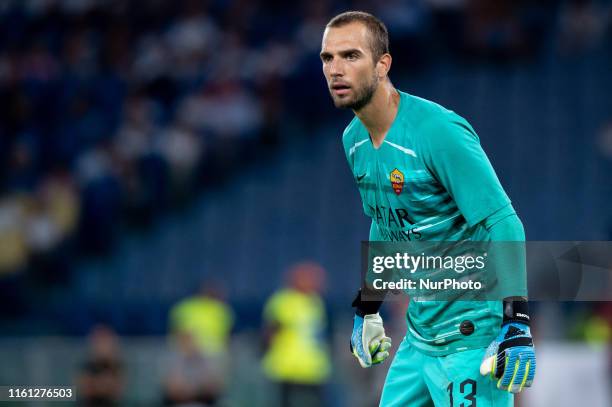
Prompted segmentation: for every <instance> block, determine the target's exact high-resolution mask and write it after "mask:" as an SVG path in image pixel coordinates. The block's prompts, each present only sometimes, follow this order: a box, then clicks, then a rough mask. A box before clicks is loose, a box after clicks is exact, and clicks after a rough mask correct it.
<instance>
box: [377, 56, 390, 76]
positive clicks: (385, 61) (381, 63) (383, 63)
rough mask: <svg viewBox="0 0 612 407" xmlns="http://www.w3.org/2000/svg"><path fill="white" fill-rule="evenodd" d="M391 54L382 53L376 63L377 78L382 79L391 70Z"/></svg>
mask: <svg viewBox="0 0 612 407" xmlns="http://www.w3.org/2000/svg"><path fill="white" fill-rule="evenodd" d="M391 60H392V58H391V54H383V55H382V56H381V57H380V59H379V60H378V62H377V63H376V75H377V76H378V79H383V78H384V77H385V76H387V74H388V73H389V70H391Z"/></svg>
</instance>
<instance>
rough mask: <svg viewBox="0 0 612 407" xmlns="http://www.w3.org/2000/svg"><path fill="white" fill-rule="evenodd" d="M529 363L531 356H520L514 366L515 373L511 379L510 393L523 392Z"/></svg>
mask: <svg viewBox="0 0 612 407" xmlns="http://www.w3.org/2000/svg"><path fill="white" fill-rule="evenodd" d="M528 363H529V355H527V354H520V355H519V356H518V359H517V361H516V364H515V366H514V373H513V375H512V378H511V379H510V385H509V386H508V391H509V392H510V393H515V394H516V393H519V392H520V391H521V390H523V386H524V385H525V381H526V380H527V368H528V367H529V366H527V364H528Z"/></svg>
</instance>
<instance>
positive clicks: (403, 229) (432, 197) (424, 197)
mask: <svg viewBox="0 0 612 407" xmlns="http://www.w3.org/2000/svg"><path fill="white" fill-rule="evenodd" d="M399 94H400V101H399V106H398V111H397V116H396V117H395V119H394V121H393V124H392V125H391V128H390V129H389V131H388V133H387V135H386V137H385V139H384V141H383V143H382V145H381V146H380V147H379V148H375V147H374V145H373V144H372V141H371V139H370V136H369V134H368V131H367V129H366V128H365V126H364V125H363V124H362V123H361V121H360V120H359V119H358V118H357V117H355V118H354V119H353V120H352V121H351V123H350V124H349V125H348V126H347V128H346V129H345V131H344V134H343V137H342V142H343V144H344V150H345V153H346V157H347V160H348V162H349V166H350V168H351V171H352V173H353V176H354V178H355V181H356V183H357V185H358V187H359V193H360V195H361V199H362V201H363V209H364V211H365V213H366V215H368V216H369V217H370V218H372V226H371V229H370V240H371V241H392V242H402V241H406V242H408V241H457V240H465V239H467V240H475V241H487V240H490V237H489V235H488V232H487V230H486V229H485V227H484V224H483V220H484V219H486V218H487V217H488V216H489V215H491V214H493V213H494V212H496V211H498V210H500V209H502V208H504V207H506V206H508V205H510V199H509V198H508V196H507V195H506V193H505V192H504V190H503V188H502V186H501V185H500V183H499V180H498V179H497V176H496V175H495V172H494V170H493V168H492V166H491V164H490V162H489V160H488V158H487V156H486V155H485V153H484V151H483V150H482V148H481V146H480V142H479V139H478V136H477V135H476V132H475V131H474V129H473V128H472V126H471V125H470V124H469V123H468V122H467V121H466V120H465V119H464V118H462V117H461V116H459V115H457V114H456V113H454V112H452V111H450V110H447V109H445V108H444V107H442V106H440V105H438V104H436V103H433V102H430V101H428V100H425V99H422V98H418V97H416V96H412V95H409V94H407V93H404V92H401V91H400V92H399ZM407 319H408V333H407V339H408V340H409V341H410V342H411V343H412V344H413V345H414V346H415V347H416V348H418V349H420V350H421V351H423V352H425V353H428V354H432V355H445V354H449V353H453V352H457V351H461V350H466V349H474V348H480V347H486V346H488V345H489V343H490V342H491V340H492V339H493V338H494V337H495V335H496V334H497V332H498V331H499V326H500V324H501V319H502V309H501V303H500V302H498V301H487V302H485V301H419V300H411V302H410V305H409V308H408V314H407ZM465 321H469V322H470V323H471V324H473V326H474V328H475V329H474V330H473V332H471V330H464V333H462V332H461V331H462V330H461V329H460V327H461V324H462V323H463V322H465Z"/></svg>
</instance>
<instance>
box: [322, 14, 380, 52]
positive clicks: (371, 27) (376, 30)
mask: <svg viewBox="0 0 612 407" xmlns="http://www.w3.org/2000/svg"><path fill="white" fill-rule="evenodd" d="M356 21H357V22H360V23H362V24H363V25H365V26H366V28H367V29H368V31H369V32H370V50H371V51H372V56H373V58H374V61H378V60H379V59H380V57H381V56H383V54H387V53H389V32H388V31H387V27H385V24H384V23H383V22H382V21H380V20H379V19H378V18H376V17H374V16H373V15H372V14H370V13H366V12H365V11H345V12H344V13H341V14H338V15H337V16H336V17H334V18H332V19H331V20H330V21H329V23H327V25H326V26H325V27H326V28H338V27H342V26H345V25H347V24H350V23H353V22H356Z"/></svg>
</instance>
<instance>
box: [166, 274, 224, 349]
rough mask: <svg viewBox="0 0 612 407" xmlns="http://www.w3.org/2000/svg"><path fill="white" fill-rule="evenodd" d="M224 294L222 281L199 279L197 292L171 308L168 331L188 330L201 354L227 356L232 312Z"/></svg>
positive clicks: (174, 332) (176, 332)
mask: <svg viewBox="0 0 612 407" xmlns="http://www.w3.org/2000/svg"><path fill="white" fill-rule="evenodd" d="M225 296H226V295H225V289H224V287H223V284H222V283H221V282H219V281H211V280H206V281H204V282H202V283H201V285H200V290H199V292H198V293H197V294H196V295H193V296H191V297H187V298H185V299H183V300H181V301H180V302H178V303H177V304H175V305H174V306H173V307H172V308H171V310H170V331H171V333H172V334H178V333H181V332H187V333H189V334H190V335H191V339H192V340H193V342H194V343H195V346H196V347H197V348H198V350H199V351H200V352H201V353H202V354H204V355H206V356H208V357H216V358H220V359H224V358H226V357H227V351H228V347H229V344H230V334H231V331H232V327H233V325H234V312H233V311H232V309H231V308H230V306H229V305H228V304H227V303H226V302H225Z"/></svg>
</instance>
